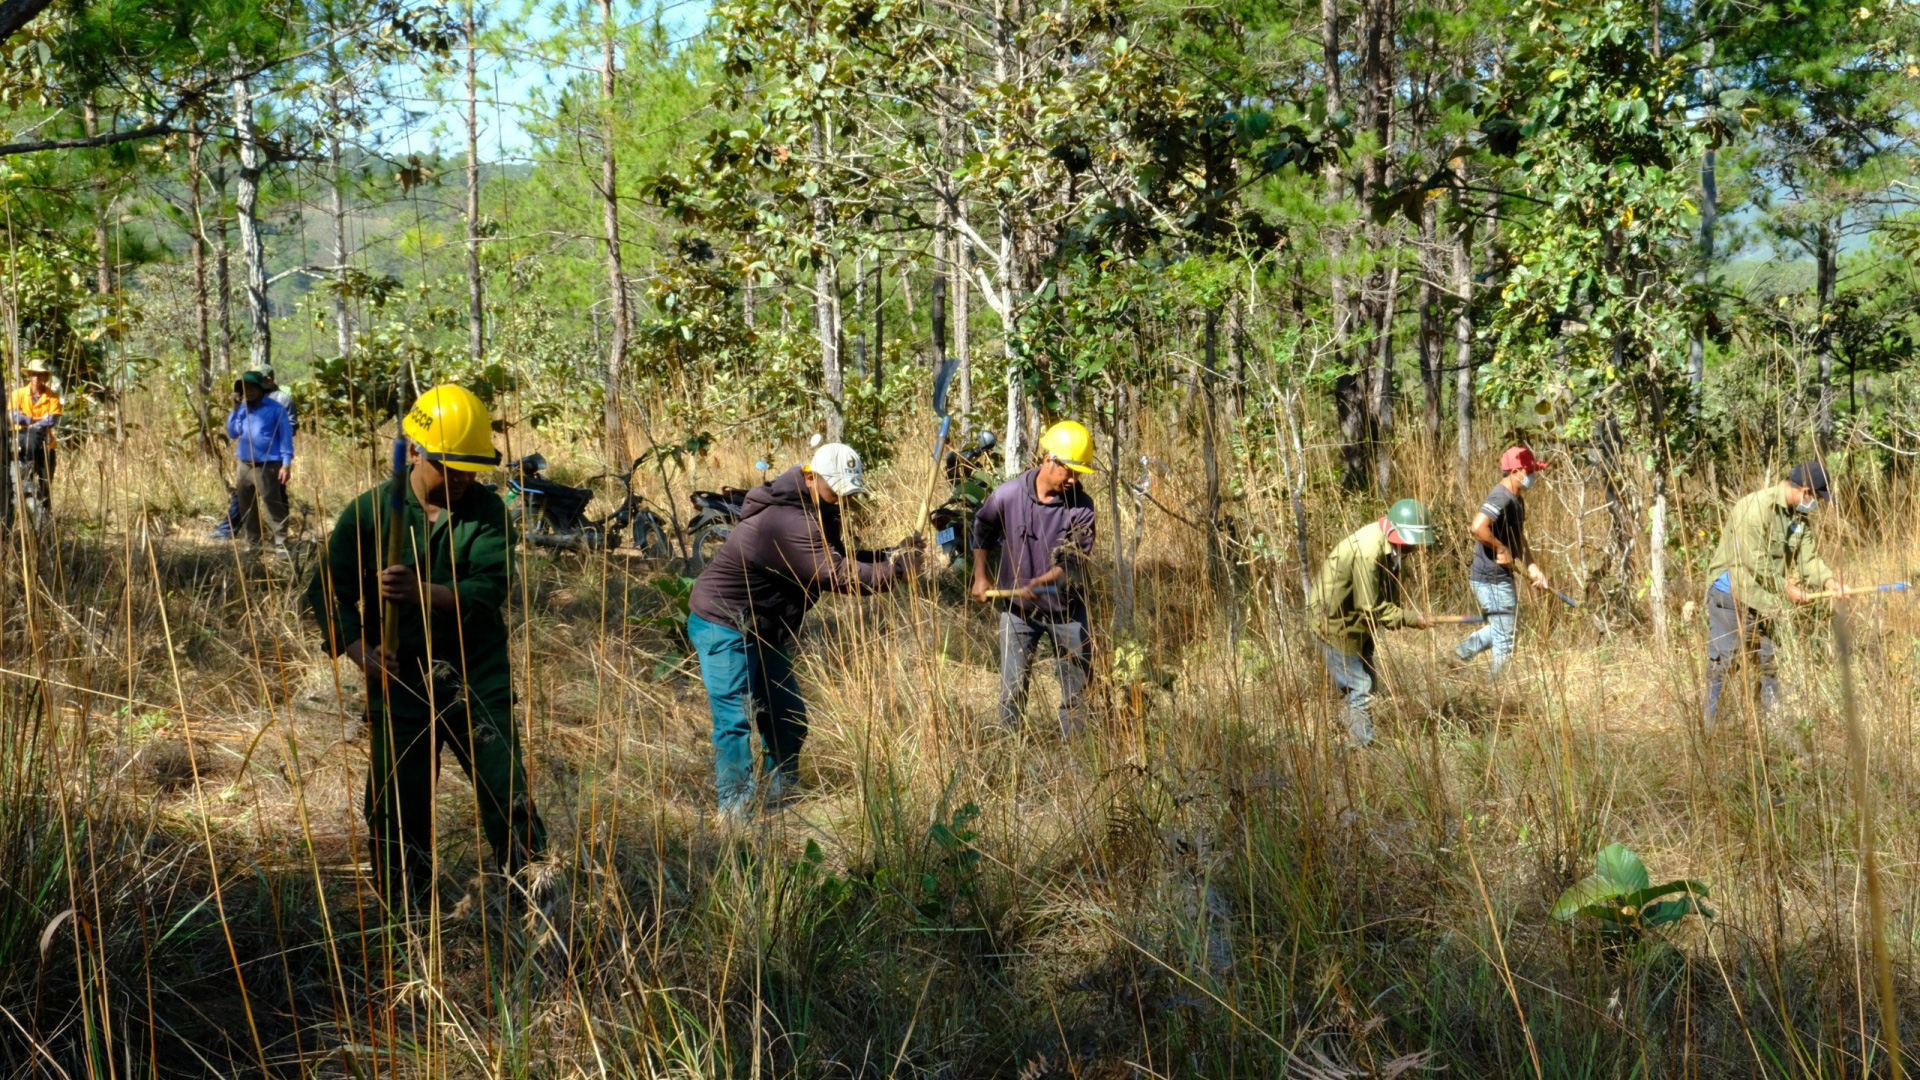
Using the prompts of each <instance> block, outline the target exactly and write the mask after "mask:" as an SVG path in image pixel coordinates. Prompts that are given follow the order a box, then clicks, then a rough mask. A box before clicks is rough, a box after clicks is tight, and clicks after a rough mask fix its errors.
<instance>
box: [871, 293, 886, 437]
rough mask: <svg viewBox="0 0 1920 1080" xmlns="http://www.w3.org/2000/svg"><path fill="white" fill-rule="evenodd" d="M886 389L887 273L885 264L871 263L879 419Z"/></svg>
mask: <svg viewBox="0 0 1920 1080" xmlns="http://www.w3.org/2000/svg"><path fill="white" fill-rule="evenodd" d="M886 389H887V273H886V264H885V263H883V262H881V261H880V260H878V259H875V260H874V263H873V409H874V419H875V420H878V419H880V395H881V394H883V393H885V392H886Z"/></svg>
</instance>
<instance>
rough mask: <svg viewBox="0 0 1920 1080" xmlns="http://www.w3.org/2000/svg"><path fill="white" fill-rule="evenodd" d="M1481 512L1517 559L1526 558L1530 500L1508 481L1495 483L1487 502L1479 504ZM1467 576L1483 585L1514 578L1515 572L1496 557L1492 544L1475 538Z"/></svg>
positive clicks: (1490, 527) (1503, 583)
mask: <svg viewBox="0 0 1920 1080" xmlns="http://www.w3.org/2000/svg"><path fill="white" fill-rule="evenodd" d="M1480 512H1481V513H1483V514H1485V515H1487V521H1488V523H1489V524H1488V528H1489V529H1491V530H1492V532H1493V535H1494V536H1495V537H1497V538H1498V539H1499V541H1500V542H1501V543H1503V544H1505V545H1507V550H1508V551H1511V552H1513V556H1514V561H1515V562H1524V561H1525V558H1524V557H1525V555H1526V553H1527V504H1526V501H1525V500H1523V499H1522V498H1520V496H1518V495H1515V494H1514V493H1513V492H1511V491H1508V490H1507V485H1505V484H1495V485H1493V490H1492V491H1490V492H1488V493H1487V498H1486V501H1485V502H1482V503H1481V504H1480ZM1467 579H1468V580H1470V581H1478V582H1480V583H1481V584H1483V585H1505V584H1506V583H1507V582H1509V581H1512V580H1513V572H1512V571H1511V570H1509V569H1507V568H1506V567H1504V566H1501V565H1500V563H1499V561H1498V560H1496V559H1495V558H1494V550H1493V546H1492V545H1491V544H1483V543H1480V542H1479V541H1477V540H1476V541H1474V544H1473V566H1472V568H1471V569H1469V570H1468V571H1467Z"/></svg>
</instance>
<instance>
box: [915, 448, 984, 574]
mask: <svg viewBox="0 0 1920 1080" xmlns="http://www.w3.org/2000/svg"><path fill="white" fill-rule="evenodd" d="M996 446H997V441H996V440H995V439H994V436H993V432H991V431H986V430H982V431H981V432H980V434H979V435H978V436H977V437H976V438H975V439H974V444H973V445H972V446H969V447H967V448H966V449H963V450H949V451H947V457H946V461H945V463H944V467H945V471H946V474H947V483H949V484H951V485H952V486H953V493H952V494H951V495H949V496H947V501H946V502H944V503H941V504H940V506H939V507H937V508H935V510H934V511H933V513H931V514H929V515H928V516H927V520H928V521H929V522H930V523H931V524H932V525H933V528H934V534H933V539H934V542H935V543H937V544H939V545H940V550H942V551H944V552H946V553H947V565H948V566H952V565H953V564H954V563H958V562H963V561H965V560H966V558H967V548H968V546H969V545H970V544H971V543H972V540H973V537H972V533H973V515H974V514H975V513H976V512H977V511H978V510H979V509H980V504H981V503H984V502H986V501H987V496H988V495H991V494H993V477H994V474H995V473H996V472H997V471H998V469H997V462H996V459H997V458H998V457H999V455H998V454H997V453H995V448H996Z"/></svg>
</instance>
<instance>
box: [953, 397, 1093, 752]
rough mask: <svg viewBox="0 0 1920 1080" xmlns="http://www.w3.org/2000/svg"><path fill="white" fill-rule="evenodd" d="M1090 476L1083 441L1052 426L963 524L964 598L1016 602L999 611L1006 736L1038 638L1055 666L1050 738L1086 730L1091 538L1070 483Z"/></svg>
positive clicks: (1072, 430) (1081, 428) (1084, 436)
mask: <svg viewBox="0 0 1920 1080" xmlns="http://www.w3.org/2000/svg"><path fill="white" fill-rule="evenodd" d="M1092 471H1093V433H1092V432H1090V431H1088V430H1087V429H1086V426H1085V425H1083V424H1078V423H1075V422H1074V421H1072V420H1062V421H1061V422H1060V423H1057V424H1055V425H1053V426H1052V427H1050V428H1048V429H1047V433H1046V434H1045V435H1042V436H1041V437H1040V455H1039V462H1038V463H1037V464H1035V465H1034V467H1033V468H1031V469H1028V470H1027V471H1026V472H1023V473H1021V474H1020V475H1019V476H1016V477H1014V478H1013V479H1011V480H1008V481H1007V482H1006V483H1004V484H1001V485H1000V486H999V487H998V488H995V489H994V491H993V494H991V495H989V496H987V499H986V501H985V502H983V503H981V504H980V509H979V510H978V511H976V512H975V513H974V515H973V598H974V599H975V600H981V601H984V600H986V599H987V591H988V589H989V588H997V589H1002V590H1008V591H1018V593H1019V595H1017V596H1015V597H1013V598H1011V599H1009V600H1008V601H1007V606H1006V608H1005V609H1004V610H1003V611H1001V612H1000V724H1001V726H1002V727H1004V728H1006V729H1008V730H1010V731H1011V730H1013V729H1016V728H1018V727H1019V726H1020V720H1021V716H1022V714H1023V713H1024V712H1025V711H1026V704H1027V685H1028V683H1029V681H1030V680H1031V678H1032V674H1033V655H1034V651H1035V650H1036V649H1038V648H1039V646H1040V639H1041V638H1050V639H1051V640H1052V641H1053V652H1054V657H1055V659H1056V661H1057V663H1058V666H1059V672H1060V733H1061V734H1062V735H1066V736H1072V735H1074V734H1076V733H1078V732H1079V731H1080V730H1081V729H1082V728H1083V727H1085V726H1086V722H1087V684H1088V683H1089V681H1091V678H1092V675H1093V636H1092V635H1091V634H1090V633H1089V632H1088V620H1087V601H1086V594H1085V589H1086V583H1087V559H1088V557H1089V556H1090V555H1092V554H1093V539H1094V536H1093V499H1092V498H1090V497H1089V496H1088V495H1087V493H1086V491H1085V490H1083V489H1082V488H1081V487H1080V477H1081V475H1083V474H1085V473H1090V472H1092ZM993 556H998V559H997V562H998V566H997V568H996V569H995V571H994V572H993V574H992V576H991V579H990V577H989V573H988V568H987V563H988V560H989V558H990V557H993ZM990 580H991V581H992V582H994V583H997V584H990V583H989V582H990Z"/></svg>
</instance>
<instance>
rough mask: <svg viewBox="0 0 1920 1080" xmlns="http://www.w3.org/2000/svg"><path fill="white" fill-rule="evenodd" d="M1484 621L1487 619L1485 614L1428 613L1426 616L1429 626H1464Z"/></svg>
mask: <svg viewBox="0 0 1920 1080" xmlns="http://www.w3.org/2000/svg"><path fill="white" fill-rule="evenodd" d="M1486 621H1487V617H1486V616H1485V615H1429V616H1427V625H1429V626H1465V625H1468V624H1471V623H1483V622H1486Z"/></svg>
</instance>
